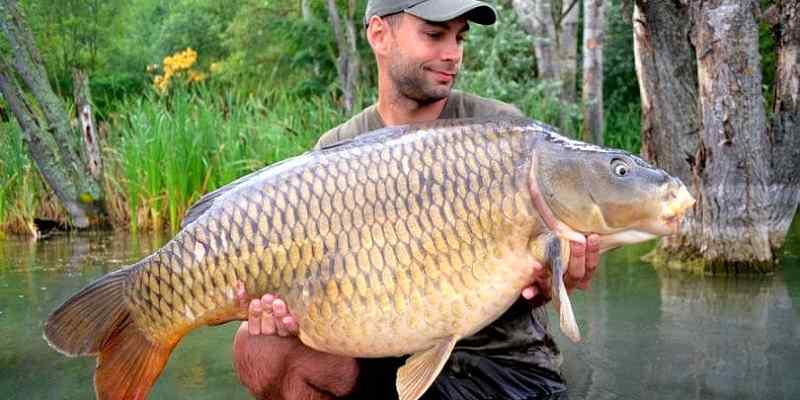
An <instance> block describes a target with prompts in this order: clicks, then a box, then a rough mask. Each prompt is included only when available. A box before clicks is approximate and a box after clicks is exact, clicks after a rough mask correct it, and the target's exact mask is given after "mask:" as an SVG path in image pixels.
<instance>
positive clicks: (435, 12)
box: [364, 0, 496, 104]
mask: <svg viewBox="0 0 800 400" xmlns="http://www.w3.org/2000/svg"><path fill="white" fill-rule="evenodd" d="M495 20H496V14H495V10H494V8H493V7H491V6H490V5H488V4H486V3H484V2H481V1H475V0H422V1H420V0H370V1H369V2H368V3H367V11H366V14H365V16H364V22H365V24H366V25H367V39H368V40H369V42H370V45H371V46H372V49H373V51H374V52H375V56H376V58H377V60H378V68H379V75H382V76H381V77H379V79H380V85H383V86H386V85H391V89H390V90H392V91H394V92H396V93H397V94H399V95H400V96H402V97H405V98H408V99H411V100H414V101H416V102H418V103H420V104H427V103H432V102H435V101H438V100H440V99H443V98H445V97H447V96H448V95H449V94H450V91H451V89H452V87H453V83H454V82H455V78H456V76H457V74H458V71H459V69H460V68H461V59H462V55H463V49H462V41H463V39H464V36H465V35H466V32H467V30H468V29H469V24H468V21H473V22H476V23H479V24H483V25H489V24H493V23H494V22H495Z"/></svg>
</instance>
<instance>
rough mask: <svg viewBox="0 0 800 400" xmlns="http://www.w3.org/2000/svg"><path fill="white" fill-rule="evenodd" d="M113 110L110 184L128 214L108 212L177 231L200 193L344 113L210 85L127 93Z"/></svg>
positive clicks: (306, 139) (297, 148)
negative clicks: (156, 92)
mask: <svg viewBox="0 0 800 400" xmlns="http://www.w3.org/2000/svg"><path fill="white" fill-rule="evenodd" d="M119 110H120V111H121V113H120V114H119V117H118V120H117V121H116V123H115V124H114V128H113V129H112V132H113V135H112V137H110V138H109V140H108V147H109V148H110V149H114V150H113V152H110V155H111V159H112V162H111V163H110V164H111V165H110V166H109V169H110V171H109V172H111V176H116V177H117V178H116V179H115V180H114V182H113V184H110V185H109V186H111V187H112V190H111V192H112V193H115V192H116V193H118V195H123V196H124V199H117V200H116V201H117V202H121V203H123V204H127V207H123V208H124V209H125V211H127V212H126V213H125V215H112V216H111V217H112V219H113V220H116V221H115V224H124V223H127V224H129V226H130V228H131V230H137V229H139V228H145V229H161V228H164V227H168V228H170V229H172V230H176V229H177V228H178V227H179V226H180V221H181V218H182V216H183V215H184V213H185V212H186V210H187V209H188V207H189V206H191V205H192V204H193V203H194V202H196V201H197V200H198V199H199V198H200V197H201V196H202V195H203V194H204V193H206V192H209V191H212V190H214V189H216V188H218V187H220V186H223V185H225V184H226V183H229V182H231V181H232V180H234V179H236V178H238V177H240V176H242V175H245V174H247V173H249V172H252V171H254V170H256V169H258V168H261V167H263V166H265V165H268V164H271V163H274V162H276V161H279V160H282V159H284V158H287V157H291V156H294V155H297V154H300V153H302V152H304V151H305V150H307V149H309V148H310V147H312V146H313V144H314V142H315V141H316V139H317V138H318V137H319V135H320V134H321V133H322V132H324V131H325V130H327V129H328V128H330V127H332V126H334V125H335V124H336V123H338V122H341V121H342V120H343V118H344V117H343V116H342V115H341V114H340V113H339V112H338V111H337V109H336V107H335V105H334V103H333V101H332V100H329V99H326V98H308V99H306V98H300V97H293V96H288V95H284V94H281V93H269V92H266V91H265V92H261V93H259V94H258V95H257V96H256V95H248V96H237V95H232V94H222V95H220V94H217V93H215V92H214V90H213V89H210V88H201V89H198V90H192V91H188V90H179V91H177V92H175V93H172V94H171V95H169V96H167V97H163V98H161V97H157V96H149V97H144V98H136V99H131V100H129V101H126V102H124V103H123V104H122V105H121V107H120V108H119ZM114 188H117V190H114ZM116 209H120V207H116Z"/></svg>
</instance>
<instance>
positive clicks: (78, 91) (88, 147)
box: [72, 69, 103, 182]
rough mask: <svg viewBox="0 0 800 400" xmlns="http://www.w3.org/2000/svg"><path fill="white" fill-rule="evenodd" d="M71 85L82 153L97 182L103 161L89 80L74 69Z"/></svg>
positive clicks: (100, 178)
mask: <svg viewBox="0 0 800 400" xmlns="http://www.w3.org/2000/svg"><path fill="white" fill-rule="evenodd" d="M72 85H73V88H72V91H73V93H74V96H75V109H76V111H77V113H78V120H79V121H80V124H81V126H80V129H81V137H82V138H83V146H84V151H85V152H86V156H87V158H88V165H89V173H91V174H92V177H93V178H94V179H95V180H97V181H98V182H99V181H102V178H103V159H102V156H101V154H100V142H99V139H98V136H97V129H95V123H94V114H93V113H92V98H91V94H90V91H89V79H88V78H87V77H86V74H85V73H83V71H81V70H79V69H75V70H74V71H73V72H72Z"/></svg>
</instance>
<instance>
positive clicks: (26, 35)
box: [0, 0, 102, 228]
mask: <svg viewBox="0 0 800 400" xmlns="http://www.w3.org/2000/svg"><path fill="white" fill-rule="evenodd" d="M0 29H2V31H3V33H4V35H5V37H6V38H7V39H8V43H9V45H10V49H11V65H9V64H8V63H7V62H6V61H5V60H0V90H2V93H3V97H4V98H5V99H6V102H7V103H8V104H9V108H10V109H11V110H12V112H13V113H14V115H15V117H16V119H17V121H18V122H19V125H20V127H21V128H22V130H23V135H24V136H25V137H24V139H25V142H26V143H27V145H28V149H29V151H30V153H31V157H32V159H33V160H34V162H35V163H36V166H37V168H38V169H39V172H40V173H41V174H42V176H43V177H44V179H45V182H47V184H48V185H49V186H50V188H51V189H52V190H53V192H54V193H55V194H56V196H57V197H58V198H59V200H60V201H61V202H62V204H63V205H64V208H65V209H66V210H67V212H68V214H69V216H70V219H71V222H72V225H74V226H75V227H77V228H86V227H88V226H89V225H90V215H93V214H95V213H96V211H97V205H98V204H99V202H100V200H101V199H102V186H101V184H100V182H99V180H97V179H94V178H93V177H92V176H91V174H90V173H89V171H88V168H87V167H86V163H85V162H84V161H85V160H86V159H87V158H86V155H85V153H84V152H83V151H82V147H81V146H80V145H79V141H78V140H76V137H75V134H74V131H73V130H72V129H71V127H70V125H69V122H68V121H69V119H68V116H67V113H66V109H65V107H64V104H63V102H62V101H61V99H60V98H59V97H58V96H56V94H55V93H54V92H53V89H52V87H51V86H50V83H49V81H48V79H47V74H46V71H45V68H44V65H43V63H42V60H41V57H40V55H39V52H38V50H37V49H36V46H35V42H34V39H33V34H32V33H31V31H30V29H29V28H28V26H27V24H26V23H25V21H24V20H23V18H22V14H21V13H20V10H19V8H18V5H17V1H16V0H0ZM16 76H19V77H20V78H21V80H22V82H23V83H24V84H25V87H26V88H27V90H29V91H30V93H31V95H32V96H31V97H32V98H33V99H34V100H35V101H36V105H33V104H30V103H28V101H27V99H26V97H25V96H23V90H22V88H21V87H20V85H19V83H18V81H17V78H16ZM35 109H38V110H40V111H41V112H37V111H35Z"/></svg>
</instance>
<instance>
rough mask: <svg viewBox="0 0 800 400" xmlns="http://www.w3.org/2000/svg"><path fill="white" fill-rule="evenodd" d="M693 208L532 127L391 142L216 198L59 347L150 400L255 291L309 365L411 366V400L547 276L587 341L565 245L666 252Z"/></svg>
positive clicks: (85, 301)
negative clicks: (168, 374) (198, 342)
mask: <svg viewBox="0 0 800 400" xmlns="http://www.w3.org/2000/svg"><path fill="white" fill-rule="evenodd" d="M693 202H694V200H693V199H692V197H691V196H690V195H689V193H688V192H687V190H686V188H685V187H684V185H683V184H682V183H681V182H680V181H678V180H677V179H675V178H672V177H670V176H669V175H668V174H667V173H665V172H664V171H662V170H659V169H655V168H653V167H651V166H649V165H648V164H647V163H645V162H644V161H643V160H641V159H639V158H638V157H635V156H632V155H630V154H628V153H625V152H623V151H618V150H607V149H604V148H601V147H597V146H593V145H588V144H585V143H581V142H577V141H573V140H569V139H566V138H564V137H562V136H559V135H558V134H556V133H555V132H553V131H552V130H551V129H550V128H548V127H546V126H544V125H541V124H538V123H536V122H533V121H530V120H502V121H489V120H450V121H438V122H435V123H429V124H424V125H418V126H410V127H409V126H406V127H397V128H387V129H383V130H379V131H376V132H373V133H370V134H366V135H364V136H360V137H358V138H356V139H354V140H349V141H345V142H341V143H338V144H335V145H333V146H330V147H328V148H324V149H321V150H318V151H312V152H309V153H306V154H304V155H302V156H299V157H295V158H293V159H290V160H287V161H285V162H283V163H280V164H278V165H274V166H271V167H268V168H265V169H263V170H261V171H258V172H256V173H253V174H251V175H248V176H245V177H243V178H241V179H239V180H237V181H235V182H233V183H231V184H230V185H227V186H225V187H222V188H221V189H219V190H217V191H215V192H212V193H210V194H208V195H206V196H205V197H204V198H202V199H201V200H200V201H199V202H198V203H197V204H196V205H195V206H194V207H193V208H191V209H190V210H189V212H188V213H187V216H186V218H185V221H184V223H183V226H182V229H181V231H180V232H179V233H178V234H177V235H176V236H175V237H174V238H173V239H172V240H170V241H169V242H168V243H166V244H165V245H164V246H163V247H162V248H160V249H159V250H158V251H156V252H155V253H153V254H152V255H150V256H148V257H146V258H144V259H143V260H141V261H139V262H138V263H136V264H134V265H132V266H129V267H127V268H123V269H121V270H118V271H115V272H112V273H109V274H107V275H105V276H103V277H102V278H100V279H99V280H97V281H95V282H94V283H92V284H90V285H89V286H87V287H86V288H84V289H82V290H81V291H80V292H79V293H77V294H76V295H74V296H73V297H71V298H69V299H68V300H66V302H65V303H64V304H63V305H61V306H60V307H59V308H58V309H57V310H55V311H54V312H53V314H52V315H51V316H50V317H49V319H48V320H47V321H46V323H45V326H44V333H45V338H46V340H47V341H48V342H49V343H50V345H51V346H52V347H54V348H55V349H57V350H59V351H61V352H62V353H64V354H66V355H70V356H76V355H97V356H98V361H97V368H96V371H95V389H96V393H97V397H98V398H100V399H141V398H144V397H146V395H147V393H148V392H149V391H150V389H151V387H152V385H153V384H154V382H155V380H156V379H157V378H158V376H159V375H160V373H161V371H162V369H163V368H164V365H165V363H166V361H167V359H168V358H169V355H170V353H171V352H172V349H173V348H174V347H175V345H177V344H178V342H179V341H180V340H181V338H182V337H183V336H184V335H186V334H187V332H189V331H191V330H193V329H196V328H199V327H202V326H205V325H216V324H220V323H224V322H227V321H231V320H243V319H246V317H247V310H245V309H243V308H241V307H240V306H239V303H238V302H237V300H236V298H235V294H234V292H235V289H234V286H235V284H236V282H237V281H241V282H244V285H245V288H246V292H247V294H248V296H249V297H252V298H255V297H259V296H261V295H262V294H265V293H275V294H277V295H278V296H280V297H281V298H283V299H284V300H285V301H286V303H287V304H288V306H289V308H290V309H291V310H292V313H293V314H294V316H295V317H296V318H297V320H298V322H299V326H300V333H299V336H300V340H302V342H303V343H305V344H306V345H308V346H310V347H312V348H315V349H317V350H321V351H324V352H330V353H336V354H342V355H347V356H354V357H383V356H395V355H401V354H410V353H413V356H412V357H410V358H409V359H408V361H407V362H406V365H405V366H403V367H402V368H401V369H400V370H399V371H398V377H397V383H398V385H397V388H398V392H399V394H400V399H403V400H414V399H417V398H418V397H420V396H421V395H422V394H423V393H424V391H425V390H426V389H427V388H428V387H429V386H430V384H431V383H432V382H433V380H434V378H435V377H436V376H437V375H438V373H439V372H440V370H441V368H442V366H443V365H444V363H445V361H446V360H447V358H448V356H449V354H450V352H451V350H452V349H453V346H454V344H455V343H456V341H457V340H459V338H462V337H465V336H469V335H471V334H473V333H475V332H477V331H478V330H479V329H481V328H482V327H484V326H486V325H488V324H489V323H490V322H492V321H493V320H494V319H496V318H497V317H499V316H500V315H501V314H502V313H503V312H504V311H505V310H506V309H507V308H508V307H510V306H511V304H512V303H513V302H514V301H515V300H516V299H517V298H518V297H519V295H520V291H521V290H522V289H523V288H524V287H526V286H527V285H529V284H530V283H531V281H532V272H531V271H532V269H531V266H532V265H533V263H534V261H539V262H542V263H544V264H546V265H549V266H550V267H551V268H552V269H553V275H554V278H555V279H556V284H555V285H554V287H553V290H554V295H555V296H554V298H555V299H556V300H557V301H559V302H560V306H561V307H560V309H561V318H562V329H564V330H565V332H566V333H567V335H568V336H570V337H571V338H573V339H575V340H577V339H578V330H577V325H575V319H574V316H573V315H572V310H571V307H570V306H569V299H568V298H567V296H566V290H565V289H564V286H563V282H562V281H561V275H562V273H563V269H564V265H563V261H564V260H568V259H569V258H568V257H569V240H570V239H571V240H575V241H583V240H584V236H583V234H584V233H588V232H596V233H598V234H600V235H601V239H600V243H601V248H602V249H608V248H612V247H616V246H619V245H621V244H624V243H633V242H639V241H643V240H646V239H650V238H653V237H656V236H659V235H668V234H670V233H672V232H674V231H675V229H676V227H677V224H678V223H679V220H680V217H681V216H682V215H683V213H684V212H685V210H686V209H687V208H688V207H690V206H691V205H692V203H693ZM421 309H424V310H426V312H424V313H420V312H415V310H421Z"/></svg>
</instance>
